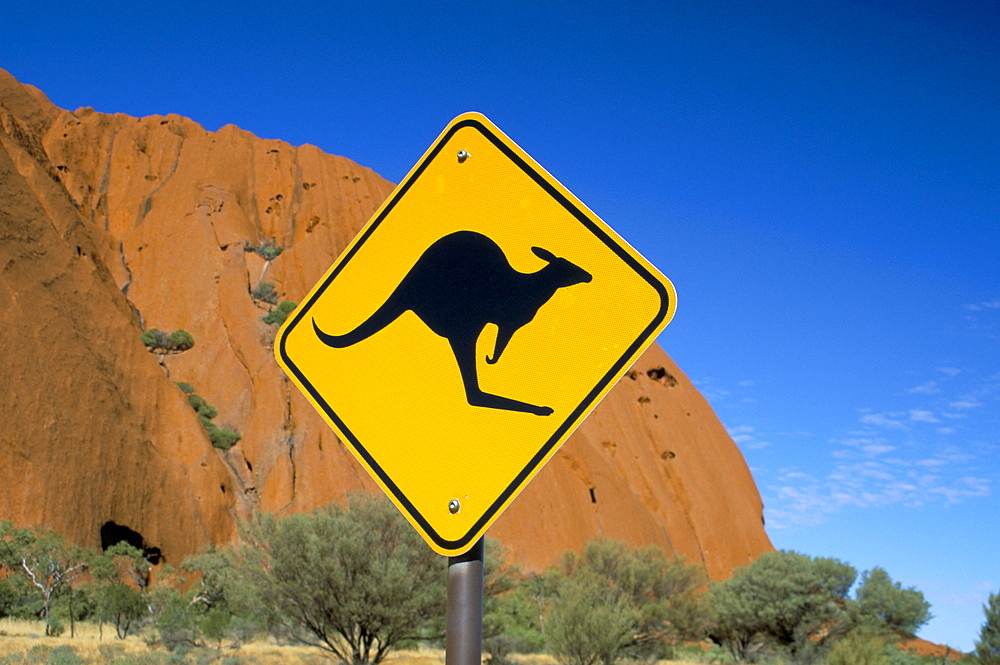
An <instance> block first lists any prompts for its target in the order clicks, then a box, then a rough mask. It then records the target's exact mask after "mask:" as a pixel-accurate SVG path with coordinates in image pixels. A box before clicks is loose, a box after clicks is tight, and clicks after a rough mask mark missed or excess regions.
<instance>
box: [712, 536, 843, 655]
mask: <svg viewBox="0 0 1000 665" xmlns="http://www.w3.org/2000/svg"><path fill="white" fill-rule="evenodd" d="M855 576H856V572H855V570H854V568H852V567H851V566H849V565H848V564H846V563H843V562H841V561H838V560H836V559H827V558H815V559H814V558H811V557H808V556H805V555H803V554H798V553H796V552H788V551H777V552H767V553H765V554H762V555H761V556H760V557H759V558H758V559H757V560H756V561H754V562H753V563H751V564H750V565H748V566H744V567H743V568H738V569H737V570H736V571H735V573H734V574H733V576H732V577H731V578H730V579H728V580H726V581H725V582H722V583H720V584H716V585H714V586H713V587H712V588H710V589H709V591H708V597H707V599H706V600H707V601H708V603H709V606H710V608H711V611H712V614H713V616H714V625H713V627H712V629H711V634H712V636H713V637H714V638H715V639H717V640H719V641H721V642H722V643H723V644H726V645H727V646H728V647H729V649H730V651H732V652H733V655H734V656H736V657H737V658H739V659H741V660H745V659H747V658H748V657H749V656H750V655H751V654H752V653H753V651H754V650H755V649H756V648H759V646H760V640H768V641H771V642H772V643H774V644H777V645H779V646H781V647H782V648H786V649H787V650H788V652H789V655H790V656H791V657H792V661H793V662H806V661H808V660H809V659H810V658H811V656H812V655H813V653H814V652H815V651H816V650H817V649H820V648H822V647H823V646H825V644H826V643H827V642H828V641H829V640H830V638H832V637H837V636H839V635H842V634H843V632H844V631H845V630H846V629H847V628H848V627H849V626H850V620H849V619H850V617H849V609H848V608H849V603H848V600H847V598H846V595H847V591H848V590H849V589H850V588H851V585H852V584H853V583H854V578H855Z"/></svg>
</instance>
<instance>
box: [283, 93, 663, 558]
mask: <svg viewBox="0 0 1000 665" xmlns="http://www.w3.org/2000/svg"><path fill="white" fill-rule="evenodd" d="M491 125H492V123H491V122H490V121H489V120H487V119H486V118H485V117H484V116H482V115H480V114H478V113H466V114H463V115H461V116H459V117H458V118H456V119H455V120H454V121H452V123H451V124H450V125H449V126H448V127H447V128H446V129H445V131H444V132H443V133H442V134H441V136H440V137H439V138H438V140H437V141H436V142H435V143H434V144H433V145H432V147H431V148H430V149H429V150H428V151H427V153H426V154H425V155H424V157H423V158H422V159H421V160H420V162H418V163H417V165H416V166H415V167H414V168H413V169H412V170H411V171H410V173H409V174H408V175H407V176H406V178H405V179H404V180H403V182H402V183H401V184H400V185H399V186H398V187H397V188H396V190H395V191H394V192H393V193H392V194H391V195H390V197H389V199H388V200H387V201H386V202H385V203H384V204H383V205H382V207H381V209H380V210H379V211H378V212H377V213H376V214H375V216H374V217H373V218H372V219H371V221H369V222H368V224H366V225H365V227H364V228H363V229H362V230H361V232H360V233H359V234H358V236H357V237H356V238H355V239H354V240H353V241H352V242H351V244H350V245H349V247H348V248H347V250H346V251H345V252H344V254H343V255H342V256H341V257H339V258H338V259H337V261H336V262H335V265H334V266H333V268H332V269H331V270H330V271H329V274H327V275H326V277H325V278H324V279H323V281H322V283H320V284H319V285H317V286H316V287H314V288H313V291H312V292H311V294H310V295H309V298H308V300H307V301H306V302H305V303H304V305H303V306H300V307H298V308H296V311H295V314H294V316H293V317H292V318H291V319H290V320H289V322H288V323H287V324H286V325H285V326H283V327H282V329H281V330H280V331H279V333H278V345H277V350H278V354H279V360H280V361H281V364H282V365H283V366H284V367H285V368H286V369H287V370H289V371H290V372H292V373H293V374H294V375H295V377H296V378H297V380H298V382H299V385H300V386H302V387H303V388H305V389H306V390H307V391H308V393H309V395H310V396H311V401H312V402H313V404H314V405H316V406H319V407H320V408H321V409H322V410H323V412H324V413H325V414H326V416H327V418H328V419H329V420H330V422H331V423H333V424H334V425H335V429H336V430H337V432H336V433H337V434H340V435H342V436H344V437H345V438H346V439H347V442H348V443H349V445H350V447H351V448H352V450H353V451H354V452H355V454H356V455H357V456H360V457H361V458H362V459H363V461H364V463H365V466H366V467H367V468H368V469H369V470H370V471H371V472H373V473H374V474H375V475H376V476H377V480H379V483H380V484H381V485H382V487H383V488H384V489H386V490H387V491H388V492H389V493H390V494H391V496H392V498H393V499H394V501H395V502H396V504H397V505H398V506H400V507H401V508H403V509H404V511H405V513H406V514H407V517H408V518H409V519H410V521H411V522H414V523H416V524H418V525H419V526H420V529H422V531H423V533H424V534H426V535H427V536H428V537H429V538H430V539H431V540H432V541H433V542H434V543H435V544H436V545H437V546H438V548H440V550H441V551H442V552H444V551H446V552H448V553H449V555H452V556H454V555H457V554H461V553H462V552H463V551H465V550H466V549H468V548H469V547H471V546H472V545H473V544H474V543H475V541H476V540H477V539H478V538H479V536H480V535H481V534H482V533H483V531H484V530H485V529H486V527H488V526H489V525H490V524H491V523H492V522H493V520H495V519H496V518H497V517H499V515H500V513H502V511H503V509H504V507H505V506H506V505H507V504H508V503H509V502H510V501H511V500H512V499H513V497H514V496H515V495H516V494H517V493H518V492H519V491H520V490H521V489H523V487H524V486H526V484H527V481H528V480H529V479H530V478H531V477H532V476H533V475H534V474H535V473H536V472H537V471H539V470H540V468H541V466H542V465H543V463H544V462H545V461H546V459H547V458H548V457H549V456H550V455H551V454H553V453H554V450H553V449H554V448H556V447H557V446H558V445H559V444H561V443H562V442H564V440H565V439H566V438H568V437H569V434H570V433H571V432H572V431H573V430H574V429H575V428H576V427H577V426H578V425H579V424H580V423H581V422H582V420H583V418H584V417H585V416H586V415H587V413H588V412H589V411H590V410H591V409H593V408H594V407H596V406H597V404H598V403H599V402H600V400H601V398H602V397H603V396H604V394H606V393H607V392H608V391H609V390H610V389H611V387H612V386H613V384H614V382H615V381H616V380H617V379H618V378H620V376H621V375H622V374H624V372H625V369H626V366H627V365H629V364H631V363H632V362H634V361H635V359H637V358H638V355H639V354H640V353H641V352H642V351H643V350H644V349H645V347H646V346H648V345H649V343H651V341H652V338H653V337H654V336H655V335H656V334H657V333H658V332H659V330H661V329H662V328H663V327H664V326H666V324H667V323H669V321H670V319H671V318H672V315H673V311H674V309H675V308H676V295H675V294H674V293H673V289H672V288H671V289H669V290H668V288H667V287H666V286H665V285H664V283H663V282H661V281H660V279H658V278H657V277H656V275H655V274H654V273H653V272H652V271H650V270H649V269H648V268H647V267H646V266H645V265H643V263H642V261H640V260H639V259H637V258H636V257H637V256H638V253H635V254H633V253H632V252H635V250H634V249H632V248H631V247H628V249H626V246H627V245H625V241H624V240H622V239H621V238H619V237H615V236H617V234H614V233H613V232H609V231H610V227H607V226H606V224H605V223H604V222H603V221H601V220H600V218H598V217H597V216H596V215H594V214H593V213H591V212H590V211H589V210H587V209H586V208H585V207H584V206H583V204H582V203H580V202H579V201H577V202H574V201H573V200H571V198H570V196H572V195H570V196H567V195H566V194H567V193H568V190H566V193H564V192H563V191H562V190H561V189H560V187H561V185H560V184H559V183H558V181H556V180H555V178H553V177H552V176H551V175H550V174H548V172H546V171H544V169H542V167H541V166H540V165H539V164H537V163H535V162H534V160H532V159H531V158H530V157H527V154H526V153H525V154H524V156H522V155H521V154H519V152H518V150H515V149H514V148H512V147H511V146H513V145H516V144H514V142H513V141H511V140H510V139H509V138H508V137H507V136H506V135H504V134H503V133H502V132H500V130H499V129H498V128H496V127H495V126H492V127H491ZM466 127H472V128H475V129H476V130H478V131H479V132H480V133H481V134H482V135H483V136H484V137H485V138H487V139H488V140H489V141H490V142H491V143H492V144H493V145H494V146H495V147H496V148H497V149H498V150H500V151H501V152H502V153H503V154H504V155H506V156H507V157H508V158H509V159H510V160H511V161H512V162H513V163H514V164H516V165H517V166H518V168H520V169H521V171H522V172H524V173H525V174H526V175H527V176H528V177H530V178H531V179H532V180H533V181H534V182H535V183H536V184H538V185H539V186H540V187H541V188H542V189H543V190H545V191H546V192H547V193H548V194H549V195H550V196H552V198H554V199H555V200H556V201H557V202H558V203H559V204H560V205H561V206H562V207H563V208H564V209H565V210H566V211H567V212H569V213H570V214H571V215H572V216H573V217H574V218H575V219H576V220H577V221H579V222H580V223H581V224H583V225H584V226H585V227H586V228H587V229H589V230H590V231H591V232H592V233H593V234H594V235H595V236H597V238H598V239H600V240H601V241H602V242H603V243H604V244H605V245H606V246H607V247H608V248H609V249H611V251H613V252H614V253H615V254H616V255H617V256H618V257H619V258H621V259H622V260H623V261H624V262H625V263H627V264H628V265H629V266H630V267H631V268H632V269H633V270H635V272H636V273H637V274H638V275H639V276H640V277H641V278H642V279H643V280H645V281H646V282H647V283H648V284H649V285H650V286H652V287H653V289H654V290H655V291H656V292H657V294H658V295H659V296H660V309H659V310H658V311H657V312H656V314H655V315H654V316H653V318H652V320H651V321H650V322H649V324H648V325H647V326H646V327H645V328H644V329H643V331H642V333H641V334H640V335H639V336H638V337H636V339H635V341H634V342H633V343H632V344H631V345H629V347H628V348H627V349H626V350H625V351H624V353H622V355H621V356H620V357H619V358H618V360H617V361H616V362H615V363H614V365H613V366H612V367H611V368H610V369H609V370H608V371H607V372H606V373H605V374H604V376H603V377H602V378H601V380H600V381H598V383H597V385H596V386H594V388H593V389H592V390H591V391H590V392H588V393H587V395H586V396H585V397H584V398H583V400H582V401H581V402H580V403H579V404H578V405H577V406H576V408H575V409H574V410H573V411H572V412H571V413H570V414H569V416H567V417H566V419H565V420H564V421H563V422H562V424H561V425H560V426H559V427H558V428H557V429H556V430H555V432H554V433H553V434H552V436H550V437H549V439H548V440H547V441H546V442H545V443H544V445H542V446H541V448H540V449H539V451H538V452H537V453H536V454H535V455H533V456H532V457H531V459H530V460H529V461H528V463H527V465H525V467H524V468H523V469H522V470H521V472H520V473H518V474H517V476H516V477H515V478H514V480H513V481H511V483H510V484H509V485H507V487H506V488H505V489H504V491H503V492H501V493H500V496H498V497H497V499H496V500H495V501H494V502H493V503H492V504H490V506H489V507H488V508H487V509H486V511H485V512H484V513H483V515H482V516H481V517H480V518H479V519H478V520H476V522H475V523H474V524H473V525H472V527H471V528H470V529H469V530H468V532H466V534H465V535H464V536H462V537H461V538H458V539H456V540H446V539H445V538H443V537H441V536H440V535H439V534H438V533H437V531H435V530H434V528H433V527H431V525H430V523H428V522H427V520H426V519H425V518H424V516H423V515H421V514H420V512H419V511H418V510H417V509H416V507H415V506H414V505H413V504H412V503H411V502H410V500H409V499H407V497H406V496H405V495H404V494H403V492H402V491H400V489H399V488H398V487H397V486H396V484H395V483H394V482H393V480H392V478H390V477H389V475H388V474H387V473H386V472H385V471H384V470H383V469H382V467H381V466H380V465H379V464H378V463H377V462H376V460H375V459H374V458H373V457H372V456H371V454H370V453H369V452H368V450H367V449H366V448H365V447H364V445H362V443H361V442H360V441H359V440H358V439H357V437H356V436H355V435H354V433H353V432H352V431H351V429H350V428H349V427H348V426H347V424H346V423H345V422H344V421H343V420H341V419H340V417H339V416H338V415H337V413H336V412H335V411H334V410H333V408H332V407H331V406H330V405H329V404H328V403H327V401H326V400H325V399H324V398H323V397H322V396H321V395H320V394H319V392H318V391H317V390H316V388H315V387H313V385H312V383H311V382H310V381H309V380H308V379H307V378H306V377H305V375H304V373H303V372H302V371H301V370H300V369H299V367H298V366H297V365H296V364H295V363H294V362H293V361H292V359H291V358H290V357H289V356H288V353H287V350H286V348H285V342H286V340H287V336H288V333H289V332H290V331H291V330H292V328H294V327H295V326H297V325H298V324H299V322H300V321H301V320H302V318H303V317H304V316H305V314H306V312H307V311H309V310H310V309H311V308H312V306H313V305H314V304H315V302H316V301H317V300H318V299H319V298H320V296H322V295H323V293H324V292H325V291H326V289H327V288H328V287H329V286H330V284H331V283H332V282H333V280H334V279H335V278H336V277H337V275H339V274H340V272H341V270H343V268H344V266H346V265H347V264H348V263H349V262H350V261H351V259H352V258H353V257H354V256H355V255H356V254H357V252H358V251H359V250H360V249H361V247H362V246H363V245H364V244H365V242H366V241H367V240H368V238H370V237H371V235H372V234H373V233H374V232H375V231H376V229H378V227H379V226H380V225H381V224H382V222H383V221H384V220H385V219H386V217H387V216H388V215H389V213H391V212H392V210H393V209H394V208H395V206H396V204H397V203H398V202H399V200H400V199H401V198H402V197H403V196H404V195H405V194H406V192H407V191H408V190H409V189H410V187H412V186H413V184H414V183H415V182H416V181H417V180H418V179H419V178H420V176H421V175H422V174H423V172H424V171H425V169H426V168H427V166H428V165H429V164H430V163H431V162H432V161H433V160H434V158H435V157H437V155H438V154H439V153H440V152H441V151H442V150H443V149H444V147H445V146H446V145H447V143H448V142H449V140H450V139H451V138H452V136H454V134H455V133H456V132H457V131H458V130H460V129H463V128H466ZM498 134H500V135H501V136H503V138H501V137H500V136H498ZM525 157H527V159H525ZM557 185H558V186H557ZM563 189H564V188H563ZM573 198H575V197H573ZM588 213H589V214H588ZM629 250H631V252H630V251H629ZM668 283H669V282H668ZM671 286H672V285H671ZM672 296H673V297H672Z"/></svg>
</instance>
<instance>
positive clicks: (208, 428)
mask: <svg viewBox="0 0 1000 665" xmlns="http://www.w3.org/2000/svg"><path fill="white" fill-rule="evenodd" d="M178 385H180V384H178ZM184 386H186V387H187V388H189V389H190V391H188V390H186V389H185V388H184V387H181V390H183V391H184V392H185V393H186V394H187V400H188V404H190V405H191V408H192V409H194V412H195V413H197V414H198V420H200V421H201V426H202V427H204V428H205V433H206V434H208V440H209V441H211V442H212V446H213V447H215V448H218V449H219V450H229V449H230V448H232V447H233V446H235V445H236V442H237V441H239V440H240V438H241V437H242V435H241V434H240V433H239V432H237V431H236V430H235V429H232V428H230V427H219V426H218V425H216V424H215V423H213V422H212V419H213V418H215V417H216V416H217V415H219V410H218V409H216V408H215V407H214V406H212V405H211V404H209V403H208V402H207V401H205V398H204V397H202V396H201V395H198V394H196V393H195V392H194V388H193V387H192V386H191V384H188V383H185V384H184Z"/></svg>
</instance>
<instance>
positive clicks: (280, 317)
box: [263, 300, 298, 325]
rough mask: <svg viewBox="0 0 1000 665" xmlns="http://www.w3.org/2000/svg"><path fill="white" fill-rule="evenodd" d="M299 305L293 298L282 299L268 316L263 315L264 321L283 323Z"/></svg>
mask: <svg viewBox="0 0 1000 665" xmlns="http://www.w3.org/2000/svg"><path fill="white" fill-rule="evenodd" d="M297 306H298V305H297V304H296V303H294V302H292V301H291V300H284V301H282V302H281V303H280V304H279V305H278V306H277V307H276V308H275V309H274V311H273V312H270V313H269V314H268V315H267V316H265V317H263V320H264V323H277V324H278V325H281V324H282V323H284V322H285V319H287V318H288V315H289V314H291V313H292V310H294V309H295V308H296V307H297Z"/></svg>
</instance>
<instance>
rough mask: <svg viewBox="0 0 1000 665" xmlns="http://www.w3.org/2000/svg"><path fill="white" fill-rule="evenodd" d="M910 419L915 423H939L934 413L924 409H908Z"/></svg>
mask: <svg viewBox="0 0 1000 665" xmlns="http://www.w3.org/2000/svg"><path fill="white" fill-rule="evenodd" d="M910 420H912V421H914V422H917V423H939V422H941V421H940V420H938V419H937V418H935V417H934V414H933V413H931V412H930V411H927V410H925V409H910Z"/></svg>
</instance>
